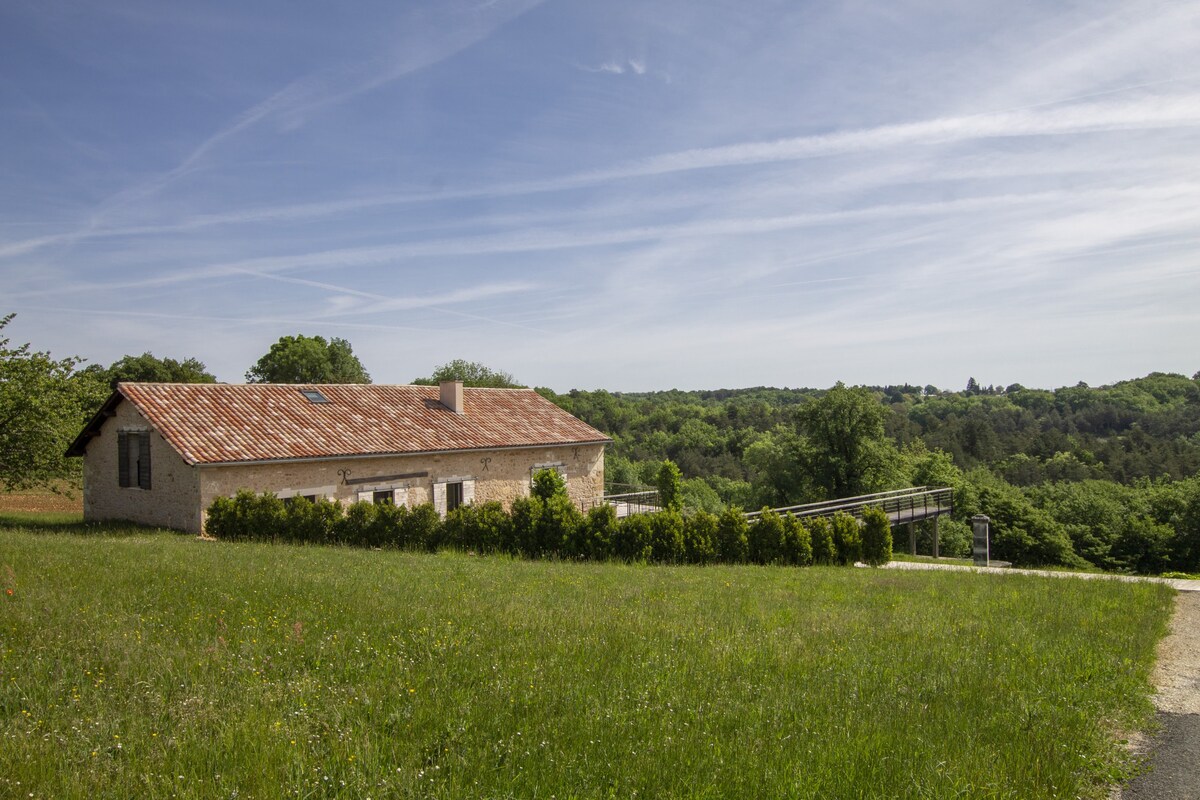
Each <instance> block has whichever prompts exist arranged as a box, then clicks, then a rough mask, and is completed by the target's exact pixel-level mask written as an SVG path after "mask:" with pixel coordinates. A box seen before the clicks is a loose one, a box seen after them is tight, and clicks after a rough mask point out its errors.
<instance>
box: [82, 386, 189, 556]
mask: <svg viewBox="0 0 1200 800" xmlns="http://www.w3.org/2000/svg"><path fill="white" fill-rule="evenodd" d="M121 430H138V431H139V432H142V431H144V432H149V434H150V488H149V489H141V488H139V487H137V486H136V485H135V486H120V485H119V483H120V482H119V480H118V472H117V468H118V454H117V434H118V433H119V432H120V431H121ZM134 483H135V484H136V483H137V479H136V476H135V478H134ZM83 518H84V519H85V520H88V521H99V520H129V521H131V522H138V523H141V524H143V525H158V526H161V527H164V528H176V529H179V530H185V531H192V532H199V530H200V525H201V519H202V517H201V513H200V476H199V474H198V471H197V470H196V469H195V468H194V467H190V466H188V465H187V464H185V463H184V461H183V459H182V458H180V457H179V454H178V453H176V452H175V449H174V448H172V447H171V446H170V445H169V444H167V442H166V440H164V439H163V438H162V437H161V436H159V435H158V433H157V432H156V431H154V429H153V428H152V427H151V426H150V423H149V422H148V421H147V420H146V418H145V417H143V416H142V415H141V413H139V412H138V410H137V409H136V408H135V407H134V406H133V404H132V403H120V404H118V405H117V409H116V414H115V415H114V416H112V417H110V418H109V419H107V420H106V421H105V422H104V425H103V426H102V427H101V428H100V435H99V436H95V437H93V438H92V440H91V441H89V442H88V444H87V452H86V454H85V455H84V459H83Z"/></svg>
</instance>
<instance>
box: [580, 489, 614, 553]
mask: <svg viewBox="0 0 1200 800" xmlns="http://www.w3.org/2000/svg"><path fill="white" fill-rule="evenodd" d="M616 534H617V510H616V509H615V508H613V507H612V506H610V505H608V504H607V503H605V504H603V505H599V506H596V507H595V508H593V509H592V510H591V511H589V512H588V514H587V520H585V521H584V524H583V525H581V526H580V527H579V528H578V529H577V534H576V541H577V542H578V544H577V545H576V547H575V548H574V552H573V555H575V556H576V557H578V558H587V559H591V560H592V561H604V560H607V559H609V558H612V557H613V538H614V537H615V536H616Z"/></svg>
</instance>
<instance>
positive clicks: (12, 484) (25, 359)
mask: <svg viewBox="0 0 1200 800" xmlns="http://www.w3.org/2000/svg"><path fill="white" fill-rule="evenodd" d="M14 316H15V314H9V315H7V316H5V317H2V318H0V330H3V328H4V327H5V326H7V325H8V323H9V322H11V321H12V319H13V317H14ZM81 360H82V359H79V358H76V357H73V356H72V357H69V358H64V359H55V358H52V357H51V356H50V354H49V353H46V352H35V351H33V350H31V349H30V345H29V344H28V343H26V344H23V345H19V346H17V347H10V346H9V340H8V339H7V338H0V487H3V488H4V489H6V490H13V489H27V488H31V487H35V486H49V487H51V488H55V487H56V485H57V482H58V481H61V480H78V479H79V478H80V476H81V474H82V469H83V465H82V462H81V461H80V460H79V459H74V458H67V457H66V450H67V447H68V446H69V445H70V444H71V442H72V441H73V440H74V439H75V437H76V436H77V435H78V434H79V431H80V430H81V429H82V428H83V426H84V424H85V423H86V422H87V420H88V418H89V417H90V416H91V415H92V414H93V413H95V411H96V409H97V408H98V407H99V406H100V404H101V403H102V402H103V401H104V395H105V389H106V387H105V385H104V383H103V382H102V381H100V380H99V379H97V378H96V377H95V376H94V375H87V374H82V373H80V372H78V371H77V370H76V367H78V366H79V364H80V362H81Z"/></svg>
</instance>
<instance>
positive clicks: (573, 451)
mask: <svg viewBox="0 0 1200 800" xmlns="http://www.w3.org/2000/svg"><path fill="white" fill-rule="evenodd" d="M571 453H572V454H573V455H574V456H575V460H576V461H578V460H579V448H578V447H572V448H571Z"/></svg>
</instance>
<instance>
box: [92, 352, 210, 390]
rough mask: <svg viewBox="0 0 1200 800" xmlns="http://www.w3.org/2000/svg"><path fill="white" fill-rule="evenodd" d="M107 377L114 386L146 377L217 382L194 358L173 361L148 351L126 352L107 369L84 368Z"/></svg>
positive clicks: (153, 380)
mask: <svg viewBox="0 0 1200 800" xmlns="http://www.w3.org/2000/svg"><path fill="white" fill-rule="evenodd" d="M83 371H84V372H86V373H91V374H94V375H95V376H97V377H100V378H102V379H103V380H105V381H107V383H108V385H109V387H110V388H112V389H115V388H117V384H118V383H120V382H122V381H145V382H150V383H216V382H217V379H216V377H215V376H214V375H212V374H211V373H210V372H208V370H207V369H206V368H205V366H204V363H203V362H201V361H199V360H197V359H195V358H185V359H184V360H183V361H176V360H175V359H173V358H157V357H156V356H154V355H153V354H152V353H150V352H145V353H142V354H141V355H140V356H125V357H124V358H122V359H121V360H119V361H114V362H113V363H112V364H111V365H110V366H109V367H108V369H104V368H103V367H100V366H99V365H96V364H93V365H91V366H89V367H87V368H86V369H85V370H83Z"/></svg>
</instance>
